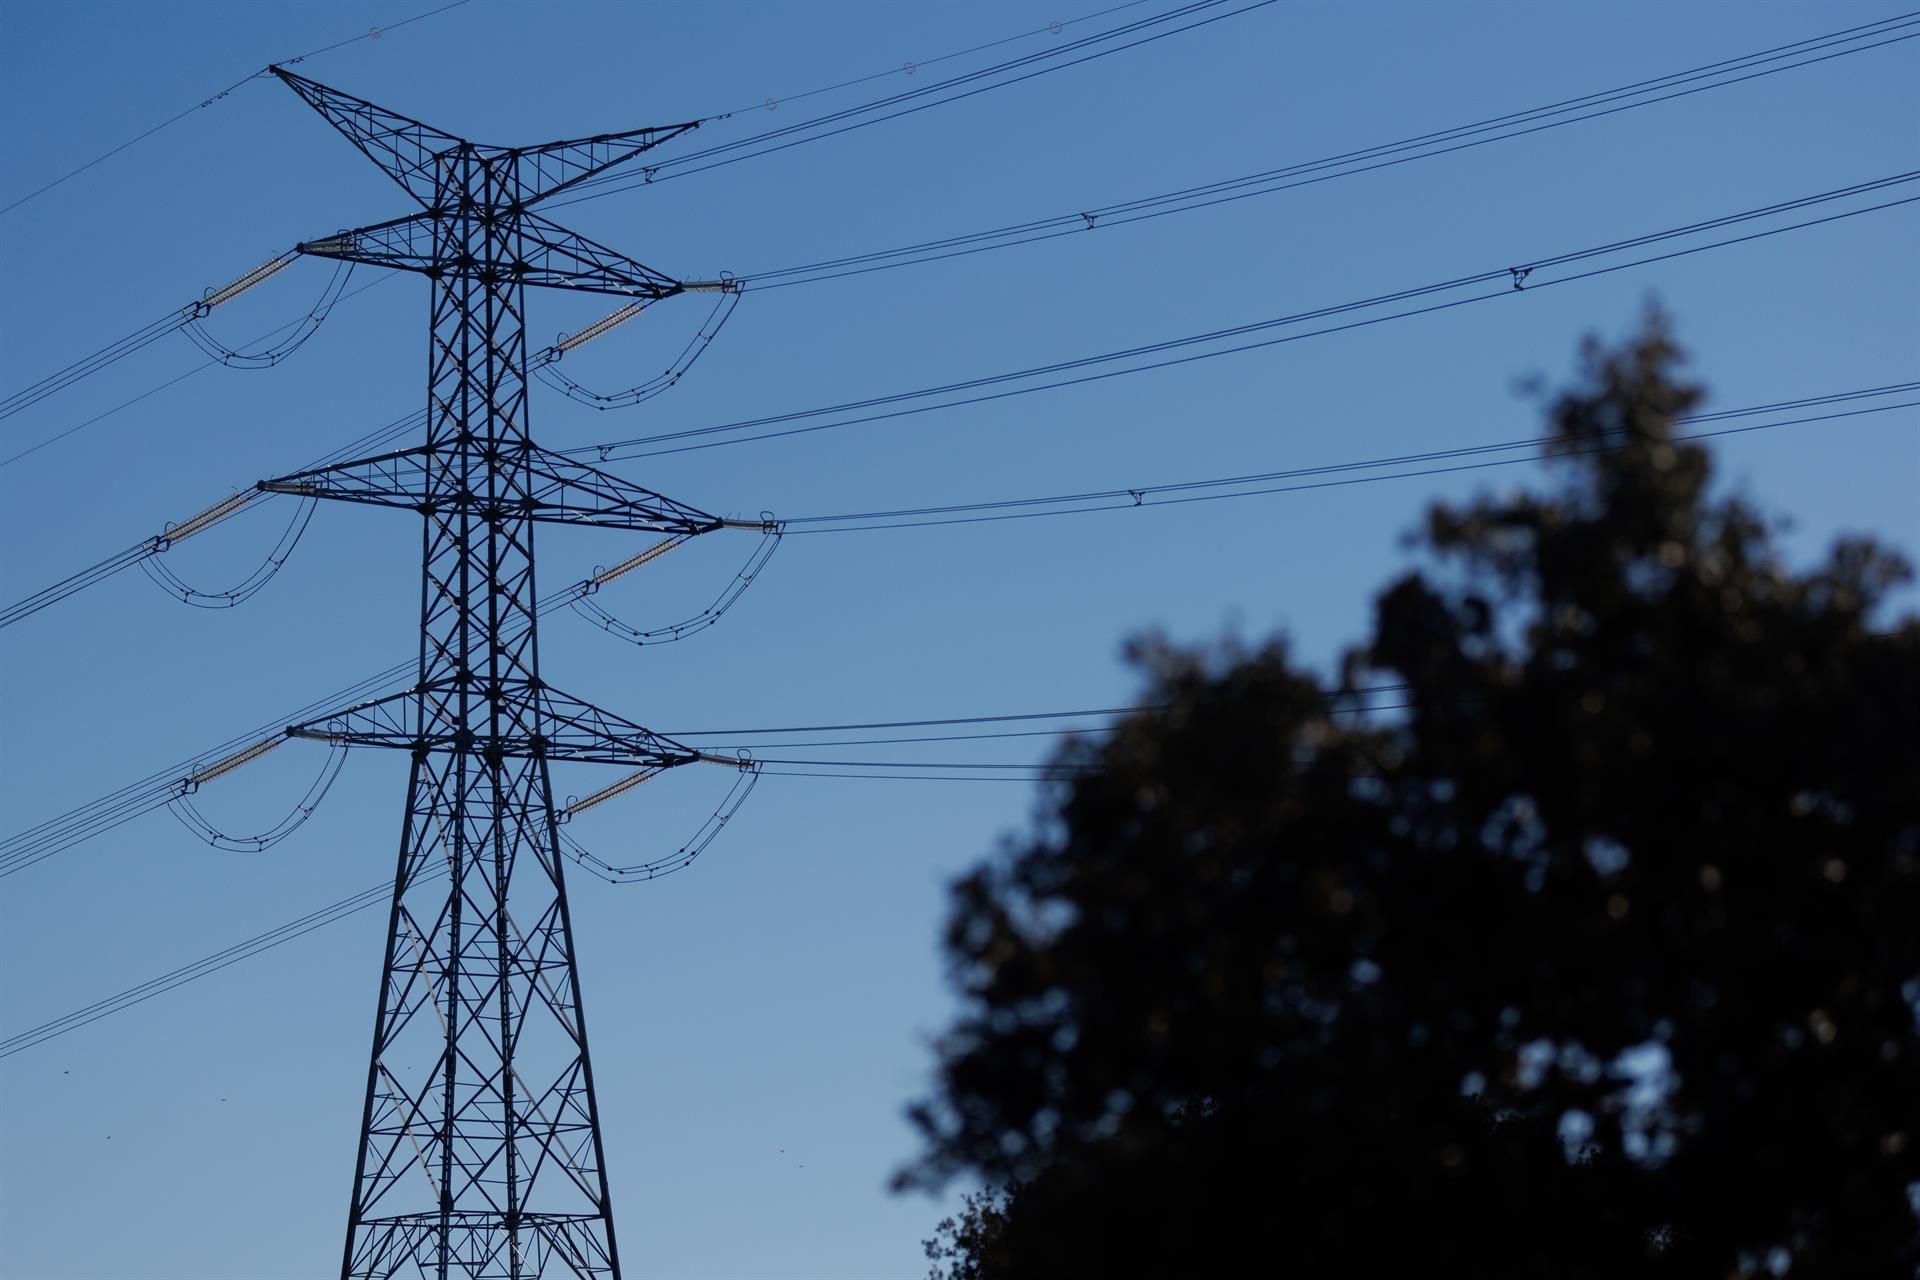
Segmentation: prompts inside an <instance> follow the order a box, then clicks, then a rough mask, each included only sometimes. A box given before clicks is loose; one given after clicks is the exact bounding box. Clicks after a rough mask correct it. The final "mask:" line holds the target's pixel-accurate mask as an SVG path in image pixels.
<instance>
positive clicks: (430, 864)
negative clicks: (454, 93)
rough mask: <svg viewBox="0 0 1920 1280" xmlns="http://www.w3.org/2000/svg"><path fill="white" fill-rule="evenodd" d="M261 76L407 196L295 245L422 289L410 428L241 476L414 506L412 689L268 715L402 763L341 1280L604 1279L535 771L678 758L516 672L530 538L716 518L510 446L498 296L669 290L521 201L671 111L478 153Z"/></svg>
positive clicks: (615, 156)
mask: <svg viewBox="0 0 1920 1280" xmlns="http://www.w3.org/2000/svg"><path fill="white" fill-rule="evenodd" d="M275 74H276V75H278V76H279V77H280V78H281V79H282V80H283V81H285V82H286V83H287V84H288V85H289V86H290V87H291V88H293V89H294V91H295V92H297V93H299V94H300V95H301V97H303V98H304V99H306V101H307V102H308V103H309V104H311V105H312V106H313V107H314V108H315V109H316V110H318V111H319V112H320V113H321V114H322V115H323V116H325V117H326V118H327V119H328V121H329V122H330V123H332V124H333V125H334V126H335V128H337V129H339V130H340V132H342V133H343V134H345V135H346V136H347V137H348V138H349V139H350V140H352V141H353V142H354V144H355V145H356V146H358V147H359V148H360V150H361V151H362V152H363V153H365V154H366V155H367V156H368V157H369V158H370V159H372V160H373V161H374V163H375V164H377V165H378V166H379V167H380V168H381V169H382V170H384V171H385V172H386V173H387V174H388V175H389V176H390V177H392V178H393V179H394V180H395V181H396V182H398V183H399V184H400V186H401V187H402V188H404V189H405V190H406V191H407V192H408V193H409V194H410V195H411V196H412V197H413V198H414V200H415V201H416V202H417V203H418V204H419V205H420V206H421V207H422V208H421V212H419V213H416V214H412V215H409V216H407V217H402V218H398V219H394V220H392V221H390V222H384V223H378V224H375V225H372V226H369V227H365V228H362V229H360V230H357V231H351V232H343V233H341V234H339V235H335V236H332V237H329V238H326V239H324V240H319V241H314V242H310V243H308V244H304V245H302V246H301V251H302V252H305V253H309V254H314V255H318V256H322V257H330V258H336V259H344V260H347V261H352V262H364V263H371V264H376V265H382V266H388V267H396V268H400V269H403V270H411V271H416V272H420V273H422V274H424V275H425V276H427V277H428V279H429V280H430V282H431V286H430V287H431V295H432V301H431V328H432V346H431V351H430V356H429V372H428V378H427V407H428V417H427V438H426V441H425V443H424V444H423V445H420V446H417V447H414V448H411V449H406V450H401V451H399V452H396V453H390V454H383V455H380V456H377V457H372V458H364V459H359V460H357V461H353V462H346V463H342V464H339V465H337V466H332V467H326V468H322V469H319V470H315V471H308V472H302V473H299V474H296V475H291V476H285V477H282V478H280V479H278V480H274V481H269V482H267V483H266V484H264V485H263V486H262V487H263V488H265V489H267V490H269V491H274V492H286V493H300V494H306V495H311V496H316V497H326V498H337V499H341V500H345V501H352V502H361V503H369V504H374V505H383V506H400V507H406V508H410V509H412V510H415V511H418V512H419V513H420V514H421V515H422V516H423V517H424V519H425V536H424V541H423V546H422V564H423V573H422V584H421V614H420V665H419V679H418V682H417V684H416V685H415V687H414V688H413V689H411V690H409V691H408V692H406V693H404V694H401V695H396V696H394V697H391V698H386V699H381V700H377V701H375V702H371V703H366V704H362V705H360V706H357V707H350V708H346V709H343V710H342V711H340V712H338V713H335V714H334V715H331V716H328V717H325V718H323V719H321V720H317V721H314V722H311V723H309V724H306V725H301V726H297V727H295V728H293V729H290V730H289V732H290V733H293V734H295V735H297V736H302V737H314V738H323V739H327V740H330V741H335V742H344V743H350V744H359V745H371V746H383V747H392V748H396V749H400V750H405V751H406V752H408V754H409V756H410V759H411V774H410V777H409V780H408V786H407V808H406V818H405V822H404V825H403V827H402V830H401V840H400V857H399V865H398V868H397V871H396V874H395V878H394V896H393V909H392V913H391V916H390V920H389V924H388V929H387V947H386V955H385V961H384V965H383V969H382V975H381V981H380V1008H379V1013H378V1015H377V1017H376V1019H375V1023H374V1035H373V1047H372V1053H371V1056H370V1061H369V1064H368V1069H367V1091H366V1104H365V1108H364V1111H363V1116H362V1122H361V1135H360V1151H359V1157H358V1163H357V1166H356V1169H355V1174H354V1184H353V1193H352V1198H351V1202H350V1206H349V1210H348V1219H347V1239H346V1250H345V1256H344V1259H343V1261H342V1265H341V1275H342V1276H343V1278H355V1277H390V1276H408V1277H413V1276H432V1277H435V1278H436V1280H445V1278H447V1277H459V1278H461V1280H478V1278H480V1277H510V1278H516V1280H517V1278H519V1277H533V1276H590V1277H618V1276H619V1274H620V1261H619V1251H618V1247H617V1245H616V1242H615V1237H614V1227H613V1211H612V1204H611V1199H610V1197H609V1194H608V1189H607V1174H606V1161H605V1157H604V1153H603V1149H602V1143H601V1135H600V1121H599V1111H598V1107H597V1104H596V1100H595V1096H594V1081H593V1068H592V1064H591V1060H590V1058H589V1055H588V1050H587V1029H586V1020H585V1016H584V1012H583V1009H582V1005H581V999H580V980H579V971H578V967H577V965H576V962H575V954H574V947H573V936H572V928H571V923H570V921H569V918H568V910H567V893H566V883H565V877H564V875H563V872H562V862H561V858H560V853H559V847H558V839H557V829H556V817H555V809H554V799H553V787H552V783H551V780H550V779H549V776H548V766H549V763H550V761H552V760H556V759H559V760H587V761H599V762H602V763H608V764H625V765H628V766H630V767H638V768H640V769H643V770H658V769H663V768H668V767H672V766H674V765H678V764H684V763H688V762H691V761H693V760H696V759H699V756H698V753H696V752H693V751H691V750H689V749H687V748H685V747H682V746H681V745H680V744H678V743H674V742H670V741H668V740H666V739H664V738H661V737H659V736H658V735H655V734H652V733H649V732H648V731H647V730H645V729H642V728H640V727H639V726H638V725H634V724H632V723H630V722H628V721H625V720H622V719H620V718H619V717H617V716H614V715H612V714H610V713H607V712H604V711H600V710H599V709H597V708H595V707H592V706H591V705H589V704H587V703H584V702H581V701H579V700H576V699H572V698H569V697H567V696H565V695H564V694H560V693H559V692H557V691H556V690H554V689H552V688H551V687H550V686H548V685H547V684H546V683H545V682H544V681H543V680H542V678H541V675H540V664H539V644H538V634H539V627H538V619H537V617H536V612H535V607H534V600H535V596H534V587H535V583H534V554H533V534H534V526H535V525H536V524H537V523H540V522H542V521H547V522H557V523H575V524H591V525H597V526H601V527H608V528H623V529H631V530H637V531H644V532H652V533H657V534H662V535H665V536H667V537H670V538H678V537H685V536H687V535H690V534H697V533H704V532H707V531H709V530H711V529H715V528H719V527H721V526H722V524H723V523H725V522H723V521H720V520H718V519H716V518H715V517H713V516H709V515H707V514H705V513H703V512H699V511H696V510H694V509H692V508H690V507H686V506H683V505H681V504H678V503H674V502H672V501H670V500H668V499H665V498H662V497H661V496H660V495H658V494H654V493H651V492H649V491H647V490H644V489H641V488H639V487H638V486H635V485H630V484H627V483H626V482H624V481H622V480H619V479H618V478H616V477H614V476H610V475H608V474H606V473H604V472H601V471H598V470H596V469H593V468H590V467H586V466H583V465H581V464H578V463H575V462H572V461H571V460H569V459H567V458H565V457H563V456H561V455H557V454H553V453H551V452H549V451H547V450H544V449H542V448H540V447H539V446H538V445H536V444H535V443H534V442H533V439H532V437H531V435H530V434H529V430H528V420H527V407H528V406H527V380H526V375H527V346H526V310H525V291H526V286H527V285H529V284H533V285H538V286H545V287H555V288H568V289H578V290H587V291H591V292H599V293H609V294H616V295H619V296H622V297H627V298H630V299H633V300H636V301H638V302H640V303H642V304H643V305H644V304H648V303H651V302H654V301H658V300H659V299H662V298H665V297H669V296H672V295H673V294H676V293H679V292H682V291H683V290H684V288H685V286H683V285H682V284H680V283H679V282H677V281H674V280H672V279H669V278H668V277H666V276H663V275H660V274H659V273H657V272H654V271H652V270H650V269H648V268H646V267H644V266H642V265H640V264H639V263H637V262H634V261H632V260H631V259H628V258H626V257H624V256H623V255H621V254H618V253H616V252H614V251H613V250H610V249H607V248H605V247H604V246H601V245H597V244H594V243H593V242H591V241H588V240H586V239H584V238H582V237H580V236H577V235H575V234H573V233H572V232H569V231H567V230H565V229H564V228H562V227H559V226H557V225H555V224H553V223H551V222H549V221H547V220H546V219H544V218H541V217H540V216H539V215H537V214H534V213H532V212H531V209H532V207H533V206H534V205H535V204H537V203H538V202H539V201H541V200H543V199H545V198H547V197H549V196H551V195H553V194H555V193H556V192H558V191H561V190H564V189H566V188H568V187H571V186H573V185H574V184H575V183H577V182H580V181H582V180H584V179H585V178H587V177H590V176H592V175H593V174H595V173H598V172H600V171H602V170H604V169H607V168H609V167H611V166H612V165H615V164H619V163H622V162H623V161H626V160H629V159H632V158H633V157H634V156H637V155H639V154H641V153H642V152H644V151H646V150H648V149H650V148H651V147H653V146H655V145H658V144H659V143H660V142H662V141H665V140H666V139H668V138H671V137H674V136H676V135H678V134H680V133H683V132H685V131H686V130H688V129H691V128H693V127H695V126H694V125H692V124H686V125H678V126H672V127H669V128H664V129H643V130H636V131H633V132H630V133H622V134H605V135H601V136H598V137H594V138H586V139H580V140H576V141H568V142H555V143H548V144H545V145H543V146H538V147H524V148H503V147H490V146H481V145H476V144H474V143H471V142H467V141H464V140H462V139H459V138H456V137H453V136H452V135H451V134H446V133H443V132H441V131H440V130H437V129H434V128H432V127H431V126H428V125H424V124H421V123H420V122H419V121H416V120H411V119H409V118H407V117H404V116H400V115H397V114H395V113H393V112H390V111H387V110H385V109H384V108H381V107H377V106H375V105H374V104H372V103H369V102H366V101H364V100H362V99H358V98H354V97H352V96H350V95H347V94H343V93H340V92H338V91H337V90H334V89H330V88H328V87H326V86H324V85H321V84H318V83H316V82H314V81H311V80H307V79H305V78H303V77H300V76H296V75H293V74H291V73H290V72H287V71H284V70H281V69H278V68H276V69H275Z"/></svg>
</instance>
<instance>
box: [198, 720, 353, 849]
mask: <svg viewBox="0 0 1920 1280" xmlns="http://www.w3.org/2000/svg"><path fill="white" fill-rule="evenodd" d="M285 741H287V737H286V735H284V734H282V735H279V736H277V737H273V738H265V739H262V740H261V741H259V742H256V743H254V744H253V745H251V746H249V747H245V748H243V749H242V750H240V751H236V752H234V753H233V754H232V755H230V756H228V757H227V758H226V759H224V760H217V761H215V762H214V763H212V764H210V765H208V766H206V767H205V768H204V769H200V770H198V771H197V772H195V773H192V774H190V775H188V776H187V777H185V778H182V779H181V780H180V782H179V794H178V795H176V796H174V797H173V798H172V799H170V800H168V801H167V809H168V811H169V812H171V813H172V814H173V816H174V817H176V818H178V819H179V820H180V823H181V825H182V826H184V827H186V828H187V830H189V831H191V832H193V833H194V834H195V835H197V836H199V837H200V838H201V839H202V840H204V841H206V842H207V843H208V844H210V845H212V846H213V847H214V848H216V849H226V850H229V851H231V852H234V853H261V852H264V851H265V850H267V849H271V848H272V847H273V846H274V845H276V844H279V843H280V842H281V841H282V840H284V839H286V838H287V837H288V836H290V835H292V834H293V833H294V832H295V831H297V830H299V829H300V827H301V826H303V825H305V823H306V821H307V819H308V818H311V817H312V816H313V811H314V810H315V809H317V808H319V807H320V802H321V801H322V800H324V799H326V796H327V792H328V791H329V790H331V789H332V787H333V783H334V780H335V779H336V778H338V777H339V776H340V767H341V766H342V765H343V764H345V763H346V759H347V747H346V744H344V743H341V742H334V743H332V744H330V749H329V751H328V752H327V760H326V763H325V764H323V765H322V766H321V767H320V774H319V776H318V777H317V778H315V779H314V780H313V783H312V785H311V786H309V787H308V788H307V792H306V794H305V795H304V796H302V797H301V798H300V801H299V803H298V804H296V805H294V807H293V810H292V812H290V813H288V814H287V816H286V817H284V818H282V819H280V821H278V822H276V823H275V824H274V825H273V826H271V827H269V828H267V829H266V830H265V831H262V832H260V833H258V834H256V835H250V836H230V835H228V834H226V833H225V832H224V831H221V830H220V829H219V828H217V827H215V826H214V825H213V824H212V823H211V822H209V821H207V819H206V816H205V815H203V814H202V813H201V812H200V811H199V810H198V809H197V808H195V807H194V804H193V801H192V800H190V799H189V798H188V797H190V796H191V795H193V793H194V792H196V791H198V790H199V789H200V787H201V786H202V784H204V783H207V782H211V781H212V780H214V779H215V778H219V777H223V776H224V775H226V774H229V773H232V772H233V771H234V770H235V769H238V768H240V767H241V766H242V765H246V764H250V763H252V762H253V761H255V760H258V759H259V758H260V757H261V756H264V755H266V754H267V753H268V752H269V751H272V750H273V749H274V748H275V747H277V746H279V745H280V744H281V743H282V742H285Z"/></svg>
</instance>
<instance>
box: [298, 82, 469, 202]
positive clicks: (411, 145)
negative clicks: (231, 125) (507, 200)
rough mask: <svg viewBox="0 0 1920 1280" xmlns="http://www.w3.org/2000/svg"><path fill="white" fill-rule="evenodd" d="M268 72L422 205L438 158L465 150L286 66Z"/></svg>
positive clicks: (444, 135) (430, 196) (429, 196)
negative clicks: (453, 151) (458, 149)
mask: <svg viewBox="0 0 1920 1280" xmlns="http://www.w3.org/2000/svg"><path fill="white" fill-rule="evenodd" d="M267 70H268V71H269V72H270V73H272V74H273V75H275V76H277V77H278V78H279V79H280V81H281V83H283V84H285V85H286V86H287V87H288V88H289V89H292V90H293V91H294V92H295V93H297V94H299V95H300V97H301V98H302V99H304V100H305V101H306V104H307V105H308V106H310V107H312V108H313V109H314V110H315V111H317V112H319V113H320V115H321V117H322V118H323V119H325V120H326V122H327V123H328V124H330V125H332V126H333V127H334V128H335V129H337V130H339V131H340V133H341V134H343V135H344V136H345V137H346V139H347V141H349V142H351V143H353V145H354V146H356V147H358V148H359V149H360V151H361V154H363V155H365V156H366V157H367V159H369V160H371V161H373V162H374V164H376V165H378V166H379V168H380V170H381V171H382V172H383V173H385V174H386V175H387V176H388V177H389V178H392V179H393V180H394V181H395V182H397V183H399V184H400V187H401V189H402V190H404V191H405V192H406V193H407V194H408V195H410V196H412V197H413V198H414V199H415V200H417V201H419V202H420V204H421V205H422V206H431V205H432V204H433V201H434V192H435V190H436V186H437V178H438V174H437V166H436V165H435V163H434V161H435V158H436V157H438V156H439V155H440V154H441V153H443V152H445V151H449V150H451V149H453V148H455V147H458V146H461V145H463V140H462V139H460V138H456V137H455V136H453V135H452V134H450V133H448V132H446V131H445V130H444V129H436V128H434V127H433V126H432V125H430V124H425V123H422V122H421V121H419V120H415V119H413V118H412V117H411V116H403V115H401V114H400V113H399V112H398V111H389V110H388V109H387V108H385V107H382V106H379V105H376V104H375V103H371V102H368V101H367V100H366V99H365V98H356V97H354V96H353V95H352V94H350V93H342V92H341V91H340V90H338V89H334V88H331V87H329V86H327V85H324V84H321V83H320V82H319V81H318V80H309V79H307V78H306V77H305V76H302V75H296V74H295V73H294V72H291V71H289V70H287V69H286V68H285V67H280V66H272V67H268V68H267Z"/></svg>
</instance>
